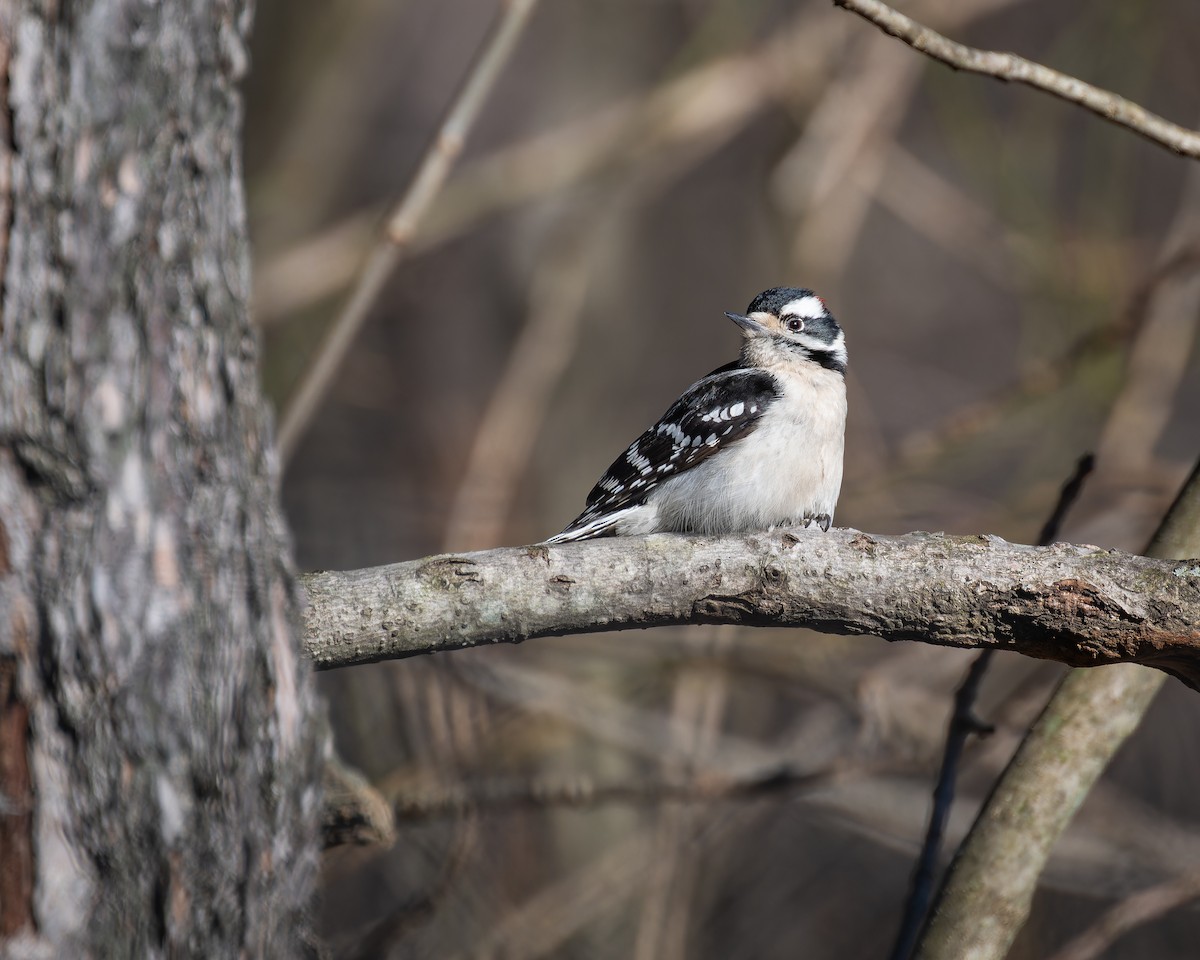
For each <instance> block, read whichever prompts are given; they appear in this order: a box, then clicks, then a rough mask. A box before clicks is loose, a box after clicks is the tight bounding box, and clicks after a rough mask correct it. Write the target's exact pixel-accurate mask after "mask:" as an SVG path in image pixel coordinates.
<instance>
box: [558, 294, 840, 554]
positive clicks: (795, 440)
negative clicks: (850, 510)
mask: <svg viewBox="0 0 1200 960" xmlns="http://www.w3.org/2000/svg"><path fill="white" fill-rule="evenodd" d="M725 315H726V316H727V317H729V319H730V320H732V321H733V322H734V323H736V324H737V325H738V326H739V327H740V328H741V331H742V336H743V338H744V339H743V341H742V350H741V355H740V356H739V357H738V359H737V360H735V361H733V362H732V363H728V364H726V365H725V366H723V367H718V368H717V369H716V370H714V371H713V372H712V373H710V374H709V375H708V376H706V377H704V378H703V379H701V380H698V381H697V382H696V383H694V384H692V385H691V386H690V387H689V388H688V389H687V390H686V391H685V392H684V394H683V396H681V397H680V398H679V399H678V400H676V401H675V402H674V403H673V404H671V407H670V409H668V410H667V412H666V413H664V414H663V416H662V418H661V419H660V420H659V421H658V423H656V424H655V425H654V426H652V427H651V428H650V429H649V430H647V431H646V432H645V433H643V434H642V435H641V436H640V437H638V438H637V439H636V440H634V441H633V443H631V444H630V445H629V446H628V447H627V448H626V450H625V452H624V453H622V454H621V455H620V456H619V457H617V459H616V460H614V461H613V463H612V466H610V467H609V468H608V470H607V471H605V473H604V476H602V477H601V478H600V480H599V481H598V482H597V483H596V485H595V486H594V487H593V488H592V491H591V493H589V494H588V497H587V503H586V506H585V508H584V511H583V513H581V514H580V515H579V516H578V517H576V518H575V519H574V520H572V521H571V523H570V524H568V526H567V528H566V529H565V530H563V532H562V533H559V534H557V535H555V536H553V537H550V538H549V539H548V540H546V541H545V542H546V543H567V542H569V541H572V540H588V539H591V538H592V537H610V536H622V537H631V536H640V535H642V534H648V533H671V532H674V533H702V534H721V533H739V532H744V531H749V530H768V529H771V528H772V527H776V526H804V527H808V526H810V525H811V524H813V523H816V524H817V525H818V526H819V527H820V528H821V529H822V530H828V529H829V525H830V524H831V523H832V522H833V510H834V507H835V506H836V504H837V498H838V492H839V491H840V489H841V486H842V450H843V446H844V443H845V431H846V379H845V374H846V337H845V335H844V334H843V333H842V329H841V327H839V326H838V323H837V321H836V320H835V319H834V318H833V315H832V314H831V313H830V312H829V310H828V308H827V307H826V306H825V301H824V300H822V299H821V298H820V297H818V296H817V295H816V294H815V293H813V292H812V291H811V290H805V289H801V288H799V287H773V288H772V289H770V290H764V291H763V292H762V293H760V294H759V295H758V296H757V297H755V298H754V299H753V300H752V301H751V302H750V306H749V307H747V308H746V312H745V313H728V312H727V313H726V314H725Z"/></svg>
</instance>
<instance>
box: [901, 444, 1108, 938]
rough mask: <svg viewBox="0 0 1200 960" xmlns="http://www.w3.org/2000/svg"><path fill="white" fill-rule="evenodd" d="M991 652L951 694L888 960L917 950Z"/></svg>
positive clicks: (1059, 511) (1061, 502)
mask: <svg viewBox="0 0 1200 960" xmlns="http://www.w3.org/2000/svg"><path fill="white" fill-rule="evenodd" d="M1095 465H1096V459H1095V457H1093V456H1092V454H1090V453H1086V454H1084V455H1083V456H1082V457H1080V458H1079V462H1078V463H1077V464H1076V465H1075V472H1074V473H1073V474H1071V477H1070V478H1069V479H1068V480H1067V482H1066V483H1065V484H1063V488H1062V490H1061V491H1060V492H1059V495H1058V502H1057V503H1056V504H1055V505H1054V511H1053V512H1052V513H1051V514H1050V517H1049V518H1048V519H1047V520H1046V523H1045V525H1043V527H1042V532H1041V533H1040V534H1039V535H1038V546H1041V547H1048V546H1049V545H1050V544H1052V543H1053V542H1054V541H1055V540H1057V539H1058V532H1059V530H1060V529H1062V522H1063V520H1064V519H1065V518H1066V516H1067V511H1068V510H1070V509H1071V506H1072V504H1074V503H1075V501H1076V500H1078V499H1079V493H1080V491H1081V490H1083V482H1084V481H1085V480H1086V479H1087V477H1088V475H1089V474H1090V473H1091V472H1092V468H1093V467H1095ZM995 652H996V651H995V650H994V649H988V650H984V651H983V652H982V653H980V654H979V656H978V657H976V658H975V660H974V662H973V663H972V664H971V666H970V669H968V670H967V675H966V678H965V679H964V680H963V682H962V686H960V687H959V688H958V691H957V692H956V693H955V695H954V713H953V715H952V716H951V718H950V726H949V729H948V730H947V731H946V746H945V749H944V750H943V753H942V766H941V769H940V770H939V771H938V780H937V785H936V786H935V787H934V791H933V809H932V810H931V811H930V813H929V828H928V830H926V832H925V842H924V843H923V844H922V845H921V853H920V855H919V856H918V857H917V863H916V866H915V867H914V869H913V875H912V883H911V886H910V889H909V895H908V903H907V904H906V905H905V908H904V918H903V920H902V921H901V924H900V931H899V933H898V934H897V935H896V943H895V945H894V946H893V947H892V954H891V960H908V958H909V957H911V956H912V953H913V950H914V949H915V948H916V945H917V936H918V934H920V932H921V927H922V926H923V925H924V923H925V917H926V915H927V914H928V913H929V904H930V903H931V901H932V900H933V890H934V886H933V882H934V878H935V876H936V870H937V862H938V857H939V856H940V854H941V849H942V838H943V836H945V832H946V822H947V821H948V820H949V819H950V808H951V807H952V806H953V805H954V787H955V783H956V782H957V780H958V764H959V761H960V760H961V759H962V754H963V750H964V749H965V747H966V745H967V738H968V737H970V736H971V734H983V735H986V734H989V733H991V732H992V729H993V728H992V727H991V726H990V725H988V724H986V723H983V722H981V721H980V720H979V718H978V717H976V716H975V699H976V697H977V696H978V694H979V688H980V686H981V685H982V683H983V678H984V675H985V674H986V673H987V669H988V665H989V664H990V663H991V662H992V655H993V654H994V653H995Z"/></svg>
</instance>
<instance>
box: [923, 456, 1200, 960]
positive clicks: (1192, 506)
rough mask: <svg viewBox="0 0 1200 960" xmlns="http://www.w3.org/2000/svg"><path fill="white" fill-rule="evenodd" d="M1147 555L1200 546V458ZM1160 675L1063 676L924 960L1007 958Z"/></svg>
mask: <svg viewBox="0 0 1200 960" xmlns="http://www.w3.org/2000/svg"><path fill="white" fill-rule="evenodd" d="M1146 552H1147V553H1148V554H1152V555H1154V556H1156V557H1165V556H1172V555H1175V556H1187V555H1188V554H1195V553H1200V463H1197V465H1196V468H1195V469H1194V470H1193V472H1192V475H1191V477H1190V478H1189V479H1188V481H1187V483H1186V484H1184V487H1183V490H1182V491H1181V492H1180V494H1179V496H1178V497H1177V498H1176V500H1175V503H1174V504H1173V505H1172V506H1171V509H1170V510H1168V511H1167V515H1166V517H1165V518H1164V519H1163V522H1162V523H1161V524H1160V525H1159V528H1158V530H1157V531H1156V532H1155V534H1154V536H1153V537H1152V538H1151V540H1150V545H1149V546H1148V547H1147V548H1146ZM1176 569H1177V570H1181V571H1182V570H1192V569H1198V570H1200V564H1197V563H1196V562H1195V561H1186V562H1184V563H1181V564H1179V565H1178V566H1177V567H1176ZM1191 629H1192V631H1193V633H1195V632H1197V629H1196V625H1195V624H1193V626H1192V628H1191ZM1162 682H1163V677H1162V675H1161V674H1155V673H1153V672H1152V671H1149V670H1139V669H1137V668H1136V667H1133V666H1128V665H1123V666H1119V667H1113V668H1111V669H1109V670H1102V671H1101V670H1096V671H1087V670H1073V671H1071V672H1070V673H1068V674H1067V676H1066V678H1065V679H1064V680H1063V682H1062V684H1061V685H1060V686H1059V688H1058V690H1056V691H1055V693H1054V696H1052V697H1051V698H1050V702H1049V703H1048V704H1047V705H1046V708H1045V710H1043V711H1042V715H1041V716H1040V717H1039V718H1038V720H1037V722H1036V723H1035V724H1034V725H1033V727H1032V729H1031V730H1030V731H1029V733H1028V734H1027V735H1026V737H1025V739H1024V741H1023V742H1022V743H1021V746H1020V747H1019V748H1018V750H1017V752H1016V754H1015V755H1014V756H1013V758H1012V760H1011V761H1010V762H1009V765H1008V767H1007V768H1006V769H1005V771H1004V774H1003V776H1002V777H1001V778H1000V780H999V781H998V782H997V784H996V786H995V787H994V788H993V790H992V793H991V796H989V797H988V800H987V802H986V803H985V804H984V807H983V809H982V810H981V811H980V813H979V816H978V817H977V818H976V820H975V824H974V825H973V826H972V827H971V832H970V833H969V834H968V836H967V839H966V840H964V841H963V844H962V846H961V847H960V848H959V850H958V853H957V854H956V856H955V858H954V863H952V864H951V866H950V870H949V872H948V875H947V877H946V881H945V883H944V884H943V886H942V890H941V891H940V893H939V894H938V900H937V903H936V904H935V906H934V909H933V910H932V911H931V913H930V915H929V921H928V924H927V925H926V927H925V929H924V930H923V931H922V933H921V939H920V943H919V945H918V948H917V956H918V957H920V958H921V960H958V958H960V957H964V956H972V957H977V958H979V960H1001V958H1003V957H1005V956H1007V954H1008V952H1009V949H1010V948H1011V946H1012V943H1013V940H1014V939H1015V938H1016V935H1017V933H1018V931H1019V930H1020V929H1021V927H1022V926H1023V924H1024V922H1025V919H1026V918H1027V917H1028V916H1029V910H1030V905H1031V904H1032V902H1033V893H1034V890H1035V889H1036V888H1037V884H1038V878H1039V877H1040V876H1041V873H1042V868H1043V867H1044V866H1045V863H1046V861H1047V859H1048V858H1049V856H1050V851H1051V849H1052V848H1053V846H1054V844H1055V842H1056V841H1057V840H1058V838H1059V836H1061V834H1062V832H1063V830H1065V829H1066V827H1067V825H1068V824H1069V823H1070V821H1071V817H1072V815H1073V814H1074V812H1075V810H1076V809H1077V808H1078V807H1079V805H1080V803H1082V802H1083V799H1084V797H1086V796H1087V794H1088V792H1089V791H1090V790H1091V788H1092V786H1093V785H1094V784H1095V782H1096V779H1097V778H1098V777H1099V776H1100V774H1101V773H1103V771H1104V768H1105V767H1106V766H1107V765H1108V762H1109V761H1110V760H1111V759H1112V757H1113V755H1114V754H1115V753H1116V751H1117V750H1118V749H1119V748H1120V746H1121V744H1123V743H1124V742H1125V740H1126V739H1128V737H1129V735H1130V734H1131V733H1132V732H1133V731H1134V730H1135V729H1137V725H1138V724H1139V723H1140V722H1141V719H1142V717H1143V716H1144V715H1145V712H1146V710H1147V709H1148V707H1149V706H1150V704H1151V703H1152V702H1153V700H1154V697H1155V695H1156V694H1157V693H1158V690H1159V688H1160V687H1161V686H1162Z"/></svg>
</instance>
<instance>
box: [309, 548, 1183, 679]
mask: <svg viewBox="0 0 1200 960" xmlns="http://www.w3.org/2000/svg"><path fill="white" fill-rule="evenodd" d="M302 582H303V584H304V586H305V589H306V590H307V592H308V607H307V610H306V612H305V645H306V648H307V650H308V654H309V656H310V657H311V658H312V659H313V661H314V663H315V664H316V665H317V667H318V668H329V667H337V666H345V665H348V664H353V663H369V662H371V661H375V660H383V659H388V658H394V657H406V656H412V655H415V654H418V653H432V652H435V651H440V650H452V649H457V648H459V647H469V646H476V645H479V644H483V643H497V642H509V643H513V642H519V641H521V640H525V639H529V638H531V637H545V636H559V635H563V634H571V633H584V632H591V631H596V630H623V629H629V628H632V627H653V626H661V625H663V624H678V623H743V624H749V625H755V626H796V627H810V628H812V629H815V630H820V631H823V632H826V633H844V634H858V633H870V634H875V635H877V636H881V637H884V638H885V639H888V640H924V641H927V642H930V643H936V644H942V645H944V646H955V647H987V646H992V647H997V648H1000V649H1004V650H1013V651H1016V652H1018V653H1023V654H1025V655H1027V656H1031V657H1041V658H1044V659H1048V660H1058V661H1060V662H1062V663H1067V664H1071V665H1074V666H1097V665H1100V664H1106V663H1118V662H1135V663H1143V664H1148V665H1150V666H1154V667H1158V668H1159V669H1162V670H1166V671H1167V672H1169V673H1173V674H1175V675H1176V676H1179V677H1180V678H1181V679H1183V680H1184V681H1185V682H1186V683H1188V684H1189V685H1191V686H1193V687H1200V627H1198V624H1200V564H1197V563H1195V562H1185V563H1180V562H1164V561H1160V560H1148V559H1145V558H1142V557H1132V556H1128V555H1126V554H1122V553H1120V552H1118V551H1114V550H1101V549H1099V548H1097V547H1086V546H1074V545H1071V544H1056V545H1054V546H1052V547H1026V546H1020V545H1017V544H1010V543H1006V542H1005V541H1003V540H1001V539H999V538H997V537H948V536H944V535H941V534H927V533H915V534H909V535H908V536H904V537H877V536H868V535H866V534H862V533H858V532H856V531H853V530H832V531H830V532H829V533H827V534H822V533H820V532H819V531H804V530H800V531H796V532H794V533H793V532H789V531H786V530H785V531H775V532H774V533H770V534H758V535H752V536H736V537H724V538H698V537H683V536H653V537H645V538H640V539H612V540H593V541H590V542H585V543H578V544H564V545H562V546H553V547H549V546H545V545H537V546H532V547H518V548H508V549H501V550H490V551H486V552H483V553H472V554H465V555H462V556H441V557H429V558H426V559H424V560H414V561H411V562H409V563H398V564H393V565H390V566H385V567H376V568H373V569H368V570H356V571H348V572H343V573H329V572H325V573H313V574H305V575H303V576H302Z"/></svg>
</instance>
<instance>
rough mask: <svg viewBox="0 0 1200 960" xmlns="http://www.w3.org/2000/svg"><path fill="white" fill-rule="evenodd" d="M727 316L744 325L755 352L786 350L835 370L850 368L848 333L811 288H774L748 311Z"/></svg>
mask: <svg viewBox="0 0 1200 960" xmlns="http://www.w3.org/2000/svg"><path fill="white" fill-rule="evenodd" d="M725 316H727V317H728V318H729V319H730V320H732V321H733V322H734V323H736V324H737V325H738V326H739V327H741V328H742V335H743V336H745V338H746V340H747V344H746V347H747V349H751V350H753V352H756V353H757V352H758V350H759V349H764V348H765V349H766V350H768V351H771V350H776V351H786V352H788V353H790V354H795V355H798V357H799V358H800V359H804V360H811V361H813V362H814V363H818V364H820V365H821V366H823V367H827V368H829V369H832V370H837V371H839V372H843V373H844V372H845V370H846V336H845V334H843V333H842V328H841V327H840V326H838V322H837V320H835V319H834V318H833V314H831V313H830V312H829V308H828V307H826V306H825V301H824V300H822V299H821V298H820V297H818V296H817V295H816V294H815V293H813V292H812V291H811V290H805V289H803V288H800V287H772V288H771V289H770V290H764V291H763V292H762V293H760V294H759V295H758V296H757V297H755V298H754V299H753V300H751V301H750V306H748V307H747V308H746V312H745V313H728V312H727V313H726V314H725ZM755 341H758V342H757V343H756V342H755ZM755 348H757V349H755Z"/></svg>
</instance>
